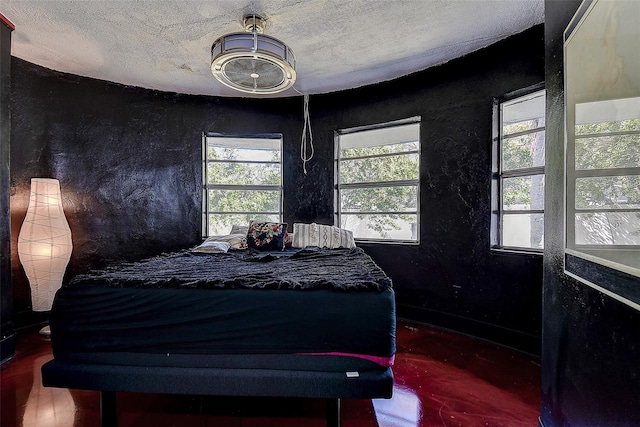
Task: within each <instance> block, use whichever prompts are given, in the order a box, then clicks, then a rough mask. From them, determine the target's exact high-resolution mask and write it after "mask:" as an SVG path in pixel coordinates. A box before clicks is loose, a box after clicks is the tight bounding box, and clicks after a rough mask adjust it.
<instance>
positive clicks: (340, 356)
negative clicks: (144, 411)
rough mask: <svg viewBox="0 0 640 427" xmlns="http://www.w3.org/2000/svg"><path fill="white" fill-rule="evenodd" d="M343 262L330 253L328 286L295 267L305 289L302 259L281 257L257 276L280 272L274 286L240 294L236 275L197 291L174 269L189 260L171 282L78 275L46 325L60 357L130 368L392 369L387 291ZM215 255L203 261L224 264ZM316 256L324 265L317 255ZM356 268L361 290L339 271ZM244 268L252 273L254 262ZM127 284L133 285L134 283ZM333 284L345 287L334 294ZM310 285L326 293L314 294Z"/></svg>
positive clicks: (381, 280)
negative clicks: (291, 271) (299, 263)
mask: <svg viewBox="0 0 640 427" xmlns="http://www.w3.org/2000/svg"><path fill="white" fill-rule="evenodd" d="M345 253H346V252H345ZM337 254H338V252H332V253H330V259H331V261H330V262H331V264H332V265H334V266H335V265H340V267H339V268H338V267H334V268H328V269H327V268H325V270H326V271H325V274H324V275H323V278H322V280H318V277H316V276H317V274H319V272H321V271H322V268H320V267H317V266H316V267H314V266H313V264H308V265H306V267H304V268H300V267H299V266H298V267H295V268H293V269H294V270H296V271H305V270H307V271H309V274H308V280H306V279H304V278H303V279H300V276H298V277H296V278H295V280H294V279H291V278H290V277H287V274H286V271H288V270H287V268H289V267H286V264H287V263H296V262H297V261H296V258H293V259H287V258H289V257H288V256H283V255H281V254H278V255H270V257H271V258H272V259H271V260H262V261H259V263H260V265H261V268H260V270H261V271H267V270H268V271H277V272H278V274H279V279H278V283H279V284H280V285H278V286H238V283H249V279H247V278H246V277H245V278H240V277H238V276H237V274H238V273H236V276H234V278H233V280H230V281H227V282H228V283H234V284H233V285H232V286H219V283H220V282H219V281H216V280H213V279H211V277H208V278H205V279H202V280H200V281H195V282H194V280H192V279H193V272H186V273H185V272H184V271H185V269H183V268H182V267H180V266H178V265H177V264H179V263H180V261H179V260H180V259H185V260H190V261H188V262H187V264H189V263H191V262H192V261H193V259H194V258H193V257H191V256H179V257H177V258H175V259H173V258H172V259H173V262H174V263H177V264H174V268H171V269H169V270H171V271H170V272H165V273H166V274H165V273H163V274H160V273H159V272H157V271H156V273H155V274H154V275H153V277H152V278H151V280H149V281H148V282H147V284H144V283H143V282H144V280H140V279H141V276H140V275H136V274H133V276H130V275H122V274H121V272H122V270H123V269H119V268H113V269H109V270H108V271H101V272H95V273H92V274H87V275H83V276H80V277H79V278H77V279H76V280H74V281H73V282H72V285H68V286H64V287H63V288H61V289H60V290H59V291H58V293H57V294H56V297H55V300H54V305H53V309H52V312H51V316H50V325H51V333H52V347H53V353H54V357H55V359H56V360H58V361H68V362H78V363H92V364H113V365H129V366H172V367H215V368H227V367H228V368H237V367H239V366H241V367H244V368H247V369H283V370H312V371H313V370H317V371H345V370H346V371H366V370H375V369H380V368H381V367H383V368H385V367H388V366H389V365H390V364H391V362H392V360H393V355H394V354H395V296H394V292H393V289H392V287H391V286H390V283H391V282H390V280H389V279H388V278H387V277H386V275H384V273H383V272H382V270H381V269H380V268H379V267H378V266H377V265H375V263H373V261H371V259H370V258H369V257H368V256H367V255H366V254H364V253H363V252H362V251H361V250H360V251H348V255H349V256H345V257H339V256H336V255H337ZM219 255H220V254H215V255H214V254H207V255H203V256H199V257H197V260H198V263H201V262H203V260H204V261H208V262H205V264H210V265H218V264H216V263H217V261H219V260H220V259H221V257H220V256H219ZM243 256H244V257H245V258H246V254H245V255H243ZM259 256H260V257H265V256H267V255H265V254H259ZM312 257H320V258H323V257H322V256H321V254H320V252H316V253H315V254H312ZM165 258H167V257H165ZM169 258H171V256H169ZM222 258H224V257H222ZM236 258H237V256H236ZM303 258H304V260H305V262H309V261H310V260H309V258H308V257H303ZM356 258H357V260H356ZM214 260H215V261H214ZM354 260H356V261H357V262H355V264H358V265H366V268H365V269H364V270H362V271H358V274H357V276H354V273H353V272H351V273H349V274H348V275H347V277H349V278H350V280H351V281H353V282H354V283H355V286H353V287H349V286H347V285H346V284H345V282H344V278H345V274H344V273H342V274H340V273H339V272H340V271H341V270H343V269H346V270H349V265H355V264H354ZM157 261H158V259H157V258H154V259H152V260H148V261H144V262H142V263H137V264H136V265H135V266H134V265H127V266H126V268H125V270H126V269H129V270H130V271H136V268H133V267H143V268H142V270H138V271H144V267H149V264H148V263H153V262H157ZM243 262H249V263H253V264H254V265H255V260H251V261H248V260H246V259H245V260H244V261H243ZM267 264H269V265H270V266H273V267H274V269H273V270H272V269H270V267H269V266H268V265H267ZM222 265H224V263H223V264H220V265H219V267H218V268H222V267H220V266H222ZM183 267H184V266H183ZM323 268H324V267H323ZM187 270H188V269H187ZM355 270H358V269H357V268H354V271H355ZM181 271H182V272H183V273H180V272H181ZM209 274H213V273H211V272H210V273H209ZM250 274H251V275H252V276H264V275H260V274H258V275H256V273H255V269H253V270H252V272H251V273H250ZM335 275H340V277H334V276H335ZM107 276H109V279H108V280H106V279H105V277H107ZM116 276H117V277H118V280H115V279H114V277H116ZM126 276H129V277H133V279H132V280H131V281H129V282H128V281H127V279H126ZM253 280H254V281H256V282H257V283H259V280H256V278H255V277H254V278H253ZM267 280H269V283H274V282H273V280H272V279H267ZM332 281H335V282H336V283H340V285H339V286H338V287H332V286H328V285H327V283H332ZM311 282H313V283H316V284H318V283H322V285H321V286H309V285H308V284H309V283H311ZM185 283H186V284H188V285H187V286H183V285H184V284H185ZM198 283H204V284H206V285H205V286H199V285H198ZM214 283H215V284H216V285H212V284H214ZM282 283H296V286H289V287H288V286H282Z"/></svg>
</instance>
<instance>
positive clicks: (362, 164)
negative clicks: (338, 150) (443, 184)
mask: <svg viewBox="0 0 640 427" xmlns="http://www.w3.org/2000/svg"><path fill="white" fill-rule="evenodd" d="M418 162H419V156H418V154H417V153H414V154H401V155H397V156H395V155H393V156H385V157H371V158H367V159H355V160H343V161H341V162H340V183H341V184H351V183H358V182H380V181H403V180H413V179H418V176H419V172H418V170H419V167H418Z"/></svg>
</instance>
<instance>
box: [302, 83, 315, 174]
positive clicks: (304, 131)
mask: <svg viewBox="0 0 640 427" xmlns="http://www.w3.org/2000/svg"><path fill="white" fill-rule="evenodd" d="M307 131H308V132H307ZM307 133H309V144H308V145H309V151H310V154H307ZM313 154H314V148H313V133H311V119H309V95H304V125H303V127H302V142H301V143H300V157H301V158H302V170H303V171H304V174H305V175H306V174H307V162H308V161H309V160H311V159H312V158H313Z"/></svg>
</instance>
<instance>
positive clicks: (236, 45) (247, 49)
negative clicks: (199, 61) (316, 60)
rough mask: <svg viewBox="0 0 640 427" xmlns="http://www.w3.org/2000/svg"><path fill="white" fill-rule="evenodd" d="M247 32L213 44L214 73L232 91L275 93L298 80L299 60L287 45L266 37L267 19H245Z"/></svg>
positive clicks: (255, 17)
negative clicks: (297, 68) (264, 32)
mask: <svg viewBox="0 0 640 427" xmlns="http://www.w3.org/2000/svg"><path fill="white" fill-rule="evenodd" d="M243 24H244V28H245V30H246V31H247V32H245V33H232V34H227V35H226V36H222V37H220V38H219V39H217V40H216V41H214V42H213V45H211V72H212V73H213V75H214V76H215V78H216V79H218V80H219V81H220V82H221V83H222V84H224V85H225V86H228V87H230V88H231V89H235V90H239V91H241V92H245V93H252V94H274V93H279V92H283V91H285V90H287V89H289V88H290V87H291V86H293V84H294V83H295V81H296V70H295V67H296V58H295V56H294V54H293V51H292V50H291V48H290V47H288V46H287V45H286V44H284V43H282V42H281V41H280V40H278V39H275V38H273V37H269V36H265V35H264V34H262V33H263V31H264V24H265V19H264V18H263V17H260V16H257V15H247V16H245V17H244V18H243Z"/></svg>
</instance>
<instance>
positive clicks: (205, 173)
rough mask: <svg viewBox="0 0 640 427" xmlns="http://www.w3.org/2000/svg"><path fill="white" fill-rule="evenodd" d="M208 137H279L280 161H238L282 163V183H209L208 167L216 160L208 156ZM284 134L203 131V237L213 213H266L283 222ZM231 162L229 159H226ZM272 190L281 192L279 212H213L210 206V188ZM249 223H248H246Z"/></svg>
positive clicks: (207, 232)
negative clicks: (276, 216) (275, 216)
mask: <svg viewBox="0 0 640 427" xmlns="http://www.w3.org/2000/svg"><path fill="white" fill-rule="evenodd" d="M208 138H234V139H243V138H246V139H278V140H279V141H280V161H279V162H273V161H238V163H259V164H279V165H280V183H279V184H278V185H229V184H209V180H208V168H207V164H208V163H209V162H215V161H216V160H210V159H208V158H207V139H208ZM282 144H283V136H282V134H279V133H266V134H223V133H215V132H203V133H202V237H207V236H208V235H209V216H210V215H211V214H216V213H221V214H226V215H229V214H241V215H244V214H265V215H278V221H279V222H282V219H283V206H284V200H283V198H284V189H283V174H284V168H283V163H282V162H283V147H282ZM226 162H227V163H229V161H226ZM212 189H216V190H270V191H278V193H279V211H278V212H212V211H211V210H210V208H209V197H208V192H209V190H212ZM246 225H248V224H246Z"/></svg>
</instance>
